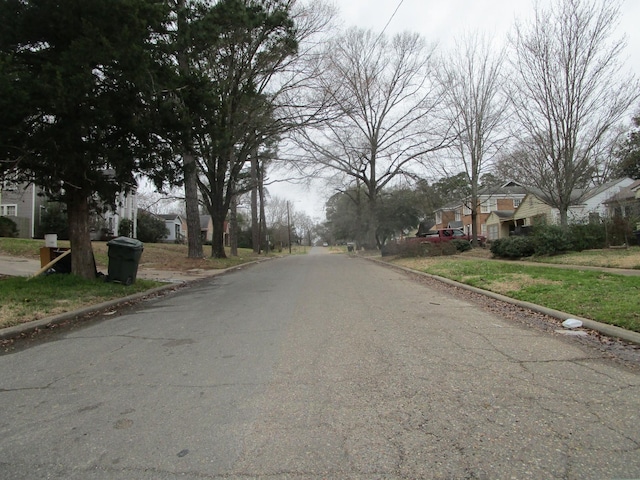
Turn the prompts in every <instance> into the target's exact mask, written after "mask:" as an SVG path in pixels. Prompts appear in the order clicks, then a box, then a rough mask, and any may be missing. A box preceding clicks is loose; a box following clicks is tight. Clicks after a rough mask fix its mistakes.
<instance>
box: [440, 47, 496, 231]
mask: <svg viewBox="0 0 640 480" xmlns="http://www.w3.org/2000/svg"><path fill="white" fill-rule="evenodd" d="M504 60H505V52H504V49H502V50H501V49H496V48H494V47H493V46H492V44H491V42H490V41H489V40H488V39H487V38H484V37H481V36H479V35H478V34H472V35H468V36H466V37H464V38H463V39H462V40H461V41H460V42H457V43H456V47H455V49H454V51H453V54H452V55H449V56H447V57H446V58H445V59H443V61H442V65H441V67H440V69H439V70H438V72H439V79H440V82H441V84H442V87H443V91H444V102H443V106H444V108H443V112H444V115H445V116H446V118H447V120H448V122H450V124H451V130H452V134H453V137H454V140H453V142H452V144H451V148H452V149H453V151H454V153H455V156H454V157H453V158H450V159H448V164H449V166H451V165H453V166H454V168H457V169H459V170H462V171H464V172H465V174H466V177H467V181H468V183H469V185H470V202H469V205H468V207H469V209H470V210H471V225H472V227H471V228H472V234H473V239H474V243H475V242H476V241H477V238H478V225H477V221H476V219H477V216H478V190H479V185H480V178H481V176H482V174H483V173H485V172H486V171H487V169H488V168H489V167H490V166H491V164H492V162H493V159H494V158H495V156H496V155H497V154H498V152H499V151H500V150H501V148H502V147H503V145H504V144H505V142H506V136H505V132H504V129H503V127H504V124H505V120H506V118H507V107H508V100H507V98H506V95H504V90H503V75H502V69H503V63H504Z"/></svg>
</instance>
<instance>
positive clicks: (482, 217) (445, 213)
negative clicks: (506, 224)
mask: <svg viewBox="0 0 640 480" xmlns="http://www.w3.org/2000/svg"><path fill="white" fill-rule="evenodd" d="M525 195H526V190H525V189H524V187H522V186H521V185H520V184H518V183H516V182H508V183H505V184H504V185H501V186H499V187H488V188H484V189H482V190H481V191H480V192H479V194H478V212H477V219H476V221H477V224H478V233H479V234H480V235H484V236H486V237H487V238H489V231H488V227H487V220H488V219H489V216H490V215H491V213H492V212H494V211H502V212H504V211H511V212H513V211H514V210H515V209H516V208H517V207H518V206H519V205H520V202H521V201H522V199H523V198H524V197H525ZM469 204H470V198H469V197H467V198H465V199H463V200H462V201H459V202H456V203H451V204H449V205H447V206H445V207H442V208H440V209H438V210H436V211H435V221H436V225H435V226H434V227H433V228H434V229H440V228H463V229H464V231H465V233H467V234H468V235H471V230H472V227H471V208H470V207H469Z"/></svg>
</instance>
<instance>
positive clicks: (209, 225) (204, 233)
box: [200, 215, 213, 243]
mask: <svg viewBox="0 0 640 480" xmlns="http://www.w3.org/2000/svg"><path fill="white" fill-rule="evenodd" d="M200 237H201V240H202V242H203V243H211V239H212V238H213V221H212V220H211V215H200Z"/></svg>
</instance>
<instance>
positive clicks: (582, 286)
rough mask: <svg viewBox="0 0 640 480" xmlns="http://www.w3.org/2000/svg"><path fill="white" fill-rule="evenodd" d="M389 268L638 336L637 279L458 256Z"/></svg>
mask: <svg viewBox="0 0 640 480" xmlns="http://www.w3.org/2000/svg"><path fill="white" fill-rule="evenodd" d="M393 263H395V264H398V265H402V266H405V267H408V268H412V269H414V270H418V271H422V272H425V273H430V274H434V275H439V276H441V277H445V278H449V279H452V280H456V281H458V282H460V283H465V284H467V285H471V286H474V287H477V288H481V289H484V290H489V291H492V292H496V293H500V294H502V295H505V296H507V297H511V298H514V299H517V300H523V301H527V302H531V303H535V304H538V305H542V306H545V307H549V308H553V309H556V310H560V311H563V312H567V313H570V314H573V315H576V316H580V317H584V318H590V319H593V320H597V321H599V322H603V323H608V324H611V325H617V326H619V327H622V328H626V329H628V330H633V331H636V332H640V276H633V277H627V276H622V275H613V274H610V273H601V272H594V271H585V270H566V269H560V268H554V267H544V266H528V265H523V264H522V263H521V262H513V263H511V262H495V261H491V260H488V259H481V258H470V257H462V256H453V257H438V258H425V259H417V258H413V259H396V260H393Z"/></svg>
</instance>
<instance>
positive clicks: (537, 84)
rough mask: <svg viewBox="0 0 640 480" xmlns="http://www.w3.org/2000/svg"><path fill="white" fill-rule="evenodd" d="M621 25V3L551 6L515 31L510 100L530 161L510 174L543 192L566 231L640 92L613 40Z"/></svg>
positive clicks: (567, 0) (567, 1)
mask: <svg viewBox="0 0 640 480" xmlns="http://www.w3.org/2000/svg"><path fill="white" fill-rule="evenodd" d="M618 19H619V2H615V1H611V2H610V1H607V2H604V1H595V0H553V2H552V4H551V7H550V8H549V9H545V8H543V7H542V6H540V5H538V6H537V7H536V11H535V17H534V19H533V20H532V21H531V22H530V23H528V24H519V25H517V26H516V34H515V38H514V48H515V57H514V62H513V67H514V69H515V75H514V76H513V78H512V82H511V83H510V84H511V85H512V87H513V88H512V89H511V92H510V97H511V98H512V99H513V106H514V109H515V113H516V115H517V118H518V120H519V124H520V125H521V130H520V131H519V132H516V135H517V136H518V137H519V140H520V145H519V150H520V151H522V153H523V154H524V156H523V157H522V160H523V161H522V162H519V163H517V164H514V165H515V166H517V168H516V171H515V173H514V174H512V175H511V176H512V177H513V178H516V179H519V181H521V182H524V183H526V184H528V186H531V187H536V188H537V189H539V191H540V192H541V194H542V195H543V196H544V200H545V201H546V202H547V203H548V204H549V205H551V206H553V207H555V208H557V209H558V210H559V211H560V221H561V224H562V225H566V224H567V210H568V208H569V206H570V205H571V204H572V202H575V201H579V200H580V198H578V197H576V192H577V189H578V188H581V187H584V186H586V185H587V184H588V183H589V182H590V181H591V178H592V175H593V173H594V169H595V167H596V166H597V164H598V162H599V161H600V160H601V159H600V158H599V157H600V156H601V155H602V154H603V152H610V151H611V148H610V144H611V142H612V141H613V139H614V138H615V135H613V134H614V133H616V132H615V127H616V126H617V125H618V124H619V122H620V120H621V119H623V118H624V117H625V116H626V115H627V112H628V109H629V107H630V106H631V105H632V104H633V102H634V101H635V99H636V98H637V97H638V92H640V89H638V83H637V81H635V80H634V79H633V78H630V77H626V76H625V75H624V73H623V72H624V68H623V67H622V65H621V62H620V54H621V53H622V49H623V48H624V42H623V41H622V40H618V41H616V40H613V41H612V40H611V35H612V33H613V29H614V27H615V26H616V25H617V22H618Z"/></svg>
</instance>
